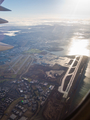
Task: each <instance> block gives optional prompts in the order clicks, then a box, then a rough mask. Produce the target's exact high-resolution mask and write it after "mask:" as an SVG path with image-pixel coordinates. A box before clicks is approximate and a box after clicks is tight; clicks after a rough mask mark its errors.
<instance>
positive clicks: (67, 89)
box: [58, 56, 83, 98]
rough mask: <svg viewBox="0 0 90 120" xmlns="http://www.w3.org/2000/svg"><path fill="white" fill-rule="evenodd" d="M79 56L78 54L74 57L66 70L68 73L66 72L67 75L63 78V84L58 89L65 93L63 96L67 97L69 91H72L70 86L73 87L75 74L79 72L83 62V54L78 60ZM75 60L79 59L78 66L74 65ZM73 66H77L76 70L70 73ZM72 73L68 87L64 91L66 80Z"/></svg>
mask: <svg viewBox="0 0 90 120" xmlns="http://www.w3.org/2000/svg"><path fill="white" fill-rule="evenodd" d="M77 57H78V56H76V57H75V58H74V60H73V62H72V64H71V65H70V67H69V69H68V71H67V72H66V74H65V76H64V78H63V80H62V83H61V86H59V88H58V91H59V92H61V93H63V94H64V96H63V97H65V98H67V96H68V93H69V91H70V88H71V87H72V84H73V81H74V79H75V76H76V74H77V71H78V68H79V66H80V63H81V61H82V58H83V56H80V58H79V60H77ZM75 61H77V65H76V66H74V64H75ZM72 68H75V70H74V72H72V73H70V70H71V69H72ZM70 75H71V78H70V81H69V83H68V85H67V87H66V90H65V91H64V90H63V88H64V84H65V80H66V78H67V76H70Z"/></svg>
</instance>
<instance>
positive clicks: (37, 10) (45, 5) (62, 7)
mask: <svg viewBox="0 0 90 120" xmlns="http://www.w3.org/2000/svg"><path fill="white" fill-rule="evenodd" d="M89 4H90V1H89V0H44V1H42V0H33V1H32V0H27V1H25V0H19V1H16V0H13V1H12V0H9V1H8V0H5V1H4V2H3V3H2V6H4V7H6V8H9V9H11V10H12V11H11V12H0V14H1V15H0V17H2V18H5V19H7V20H8V21H9V22H10V23H11V22H13V21H16V23H18V22H19V21H27V20H28V19H29V20H32V19H35V20H36V19H49V18H50V19H53V18H55V19H60V18H66V19H67V18H69V19H71V18H73V19H90V7H89Z"/></svg>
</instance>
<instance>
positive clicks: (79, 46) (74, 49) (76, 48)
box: [68, 39, 89, 56]
mask: <svg viewBox="0 0 90 120" xmlns="http://www.w3.org/2000/svg"><path fill="white" fill-rule="evenodd" d="M88 45H89V42H88V40H87V39H82V40H81V39H72V41H71V44H70V47H69V48H70V49H69V53H68V54H69V55H86V56H89V50H88V48H87V47H88Z"/></svg>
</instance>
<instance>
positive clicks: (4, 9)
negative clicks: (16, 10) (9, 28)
mask: <svg viewBox="0 0 90 120" xmlns="http://www.w3.org/2000/svg"><path fill="white" fill-rule="evenodd" d="M3 1H4V0H0V11H11V10H9V9H7V8H5V7H2V6H1V4H2V2H3ZM2 23H8V21H7V20H4V19H2V18H0V24H2Z"/></svg>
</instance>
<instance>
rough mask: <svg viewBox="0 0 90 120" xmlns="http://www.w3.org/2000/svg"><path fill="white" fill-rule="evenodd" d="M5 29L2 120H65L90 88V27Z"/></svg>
mask: <svg viewBox="0 0 90 120" xmlns="http://www.w3.org/2000/svg"><path fill="white" fill-rule="evenodd" d="M82 26H83V28H84V29H82ZM6 28H7V29H8V30H7V31H6V30H5V26H4V27H3V26H1V27H0V29H2V30H3V33H2V34H4V37H3V40H1V42H0V120H60V119H61V120H63V119H64V118H65V117H66V116H68V115H69V114H70V113H71V112H72V111H73V110H74V109H75V108H76V106H78V105H79V103H80V102H81V100H82V99H83V97H84V96H85V94H86V93H87V92H88V90H89V88H90V74H89V70H90V68H89V66H90V56H89V54H88V53H89V51H90V48H89V44H88V40H89V38H90V33H89V32H88V30H89V28H90V25H87V24H86V25H85V24H83V23H82V24H80V23H66V22H65V23H64V22H60V23H53V24H52V25H51V24H50V25H49V23H48V24H47V25H35V26H6ZM0 35H1V34H0ZM76 38H77V39H76ZM81 41H82V43H83V44H82V47H81V48H80V44H79V43H81ZM78 44H79V45H78ZM82 50H84V52H83V54H81V51H82ZM77 53H78V54H77ZM84 88H85V89H86V91H85V92H84V93H82V90H83V89H84ZM74 98H77V99H74Z"/></svg>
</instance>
